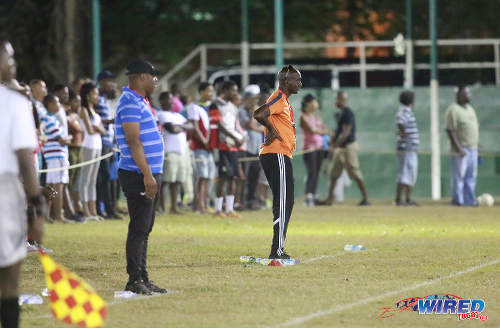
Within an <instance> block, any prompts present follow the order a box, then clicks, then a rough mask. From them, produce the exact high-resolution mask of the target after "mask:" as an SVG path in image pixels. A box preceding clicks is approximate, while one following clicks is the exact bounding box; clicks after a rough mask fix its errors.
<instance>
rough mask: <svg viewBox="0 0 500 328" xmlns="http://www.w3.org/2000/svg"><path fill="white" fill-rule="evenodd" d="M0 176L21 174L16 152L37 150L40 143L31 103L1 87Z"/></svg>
mask: <svg viewBox="0 0 500 328" xmlns="http://www.w3.org/2000/svg"><path fill="white" fill-rule="evenodd" d="M0 108H2V119H1V120H0V154H1V155H0V156H1V159H0V174H3V173H13V174H16V175H17V174H19V165H18V161H17V156H16V153H15V152H16V151H17V150H19V149H24V148H29V149H33V150H35V149H36V147H37V145H38V143H37V138H36V133H35V122H34V121H33V113H32V107H31V102H30V101H29V100H28V99H27V98H26V97H24V96H22V95H21V94H19V93H17V92H15V91H12V90H9V89H7V88H6V87H4V86H1V85H0Z"/></svg>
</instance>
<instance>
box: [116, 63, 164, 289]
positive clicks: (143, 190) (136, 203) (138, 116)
mask: <svg viewBox="0 0 500 328" xmlns="http://www.w3.org/2000/svg"><path fill="white" fill-rule="evenodd" d="M127 75H128V87H124V88H123V93H122V95H121V97H120V100H119V103H118V107H117V108H116V117H115V136H116V142H117V143H118V147H119V148H120V152H121V154H120V161H119V164H118V167H119V170H118V177H119V179H120V184H121V186H122V189H123V192H124V194H125V197H126V198H127V206H128V211H129V214H130V223H129V226H128V235H127V244H126V254H127V273H128V275H129V281H128V283H127V285H126V286H125V290H128V291H132V292H134V293H137V294H145V295H151V294H152V293H166V292H167V291H166V290H165V289H163V288H160V287H158V286H156V285H155V284H154V283H153V282H151V281H150V280H149V276H148V272H147V271H146V258H147V255H146V254H147V248H148V237H149V233H150V232H151V230H152V228H153V224H154V221H155V210H154V209H155V205H156V202H157V200H158V197H157V192H158V186H159V185H160V182H161V174H162V171H163V140H162V138H161V134H160V131H159V130H158V126H157V125H156V121H155V118H154V116H153V113H152V107H151V104H150V103H149V101H148V100H147V98H146V96H150V95H151V94H152V93H153V91H154V90H155V88H156V83H157V81H158V78H157V75H158V71H157V70H156V69H155V68H154V66H153V65H151V64H150V63H148V62H146V61H144V60H136V61H134V62H132V63H131V64H129V65H128V66H127Z"/></svg>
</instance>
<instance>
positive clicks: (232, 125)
mask: <svg viewBox="0 0 500 328" xmlns="http://www.w3.org/2000/svg"><path fill="white" fill-rule="evenodd" d="M237 94H238V86H237V85H236V83H234V82H233V81H231V80H228V81H224V83H223V84H222V86H221V88H220V91H219V97H217V99H215V100H214V102H213V103H212V105H211V106H210V107H211V111H212V110H217V111H218V112H219V114H220V117H219V120H218V122H217V131H218V149H219V176H218V180H217V188H216V189H217V190H216V193H217V197H216V198H215V215H216V216H219V217H226V216H230V217H236V218H238V217H240V215H239V214H238V213H236V212H235V211H234V209H233V205H234V194H235V180H236V178H238V176H239V167H238V157H237V154H238V147H239V146H240V145H241V142H242V136H241V134H239V133H238V132H237V130H236V126H237V120H238V108H237V107H236V106H235V105H234V103H233V102H232V101H234V99H235V98H236V95H237ZM224 186H225V187H226V190H225V196H226V197H225V198H226V211H225V213H224V212H223V211H222V203H223V198H224Z"/></svg>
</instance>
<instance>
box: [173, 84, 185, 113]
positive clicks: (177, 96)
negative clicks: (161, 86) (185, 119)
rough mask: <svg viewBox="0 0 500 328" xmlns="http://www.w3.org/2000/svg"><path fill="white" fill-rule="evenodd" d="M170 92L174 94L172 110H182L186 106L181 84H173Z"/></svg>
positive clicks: (175, 111)
mask: <svg viewBox="0 0 500 328" xmlns="http://www.w3.org/2000/svg"><path fill="white" fill-rule="evenodd" d="M170 93H171V95H172V109H171V111H172V112H174V113H180V112H182V109H183V108H184V104H183V103H182V101H181V97H182V93H181V89H180V88H179V85H178V84H177V83H174V84H172V87H171V88H170Z"/></svg>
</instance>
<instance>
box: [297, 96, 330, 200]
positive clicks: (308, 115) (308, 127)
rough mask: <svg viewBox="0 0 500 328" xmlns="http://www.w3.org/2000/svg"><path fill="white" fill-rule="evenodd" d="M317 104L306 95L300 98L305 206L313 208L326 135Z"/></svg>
mask: <svg viewBox="0 0 500 328" xmlns="http://www.w3.org/2000/svg"><path fill="white" fill-rule="evenodd" d="M318 109H319V104H318V100H317V99H316V97H314V96H313V95H311V94H307V95H305V96H304V98H302V115H301V116H300V127H301V128H302V130H303V131H304V151H305V154H304V164H305V166H306V170H307V178H306V190H305V192H306V200H305V203H306V206H314V204H315V200H316V189H317V187H318V178H319V173H320V169H321V163H322V161H323V151H322V147H323V135H326V134H328V131H327V130H326V128H325V126H324V125H323V120H322V119H321V117H320V116H319V115H318Z"/></svg>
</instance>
